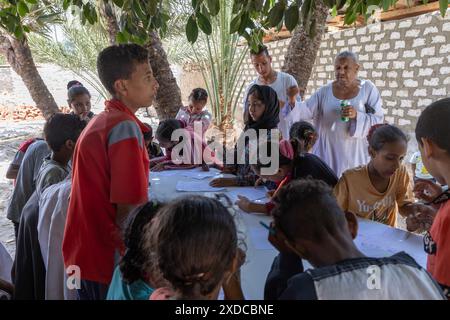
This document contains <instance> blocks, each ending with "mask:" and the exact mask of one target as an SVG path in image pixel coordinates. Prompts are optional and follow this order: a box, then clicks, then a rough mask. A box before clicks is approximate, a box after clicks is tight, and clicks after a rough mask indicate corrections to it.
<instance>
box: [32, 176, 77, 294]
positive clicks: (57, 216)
mask: <svg viewBox="0 0 450 320" xmlns="http://www.w3.org/2000/svg"><path fill="white" fill-rule="evenodd" d="M71 187H72V181H71V178H70V176H69V177H67V178H66V179H65V180H64V181H62V182H60V183H58V184H55V185H52V186H50V187H48V188H47V189H46V190H45V191H44V192H43V193H42V196H41V198H40V200H39V222H38V239H39V246H40V247H41V252H42V257H43V260H44V264H45V268H46V270H47V272H46V275H45V299H47V300H76V299H77V295H76V290H69V289H68V287H67V285H66V281H67V274H66V272H65V266H64V259H63V255H62V241H63V237H64V227H65V224H66V216H67V207H68V206H69V197H70V190H71Z"/></svg>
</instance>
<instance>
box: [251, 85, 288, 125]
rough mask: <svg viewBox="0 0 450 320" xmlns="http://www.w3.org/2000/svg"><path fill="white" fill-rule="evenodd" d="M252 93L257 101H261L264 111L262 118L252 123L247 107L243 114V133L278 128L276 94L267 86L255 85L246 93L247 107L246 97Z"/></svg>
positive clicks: (278, 108) (278, 111)
mask: <svg viewBox="0 0 450 320" xmlns="http://www.w3.org/2000/svg"><path fill="white" fill-rule="evenodd" d="M254 92H256V93H257V96H258V97H259V99H261V100H262V103H263V104H264V106H265V107H266V109H265V110H264V113H263V115H262V117H261V118H260V119H259V120H258V121H254V120H253V119H252V117H250V113H249V110H250V108H249V107H247V108H246V110H245V113H244V123H245V128H244V131H247V130H248V129H255V130H258V129H274V128H276V127H277V126H278V122H279V121H280V118H279V113H280V106H279V101H278V96H277V93H276V92H275V90H273V89H272V88H271V87H269V86H260V85H257V84H255V85H253V86H252V87H251V88H250V90H249V91H248V94H247V101H246V104H247V105H248V97H249V96H250V95H251V94H253V93H254Z"/></svg>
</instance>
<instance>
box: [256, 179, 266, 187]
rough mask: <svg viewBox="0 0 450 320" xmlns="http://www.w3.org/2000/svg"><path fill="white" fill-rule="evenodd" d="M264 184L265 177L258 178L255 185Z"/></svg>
mask: <svg viewBox="0 0 450 320" xmlns="http://www.w3.org/2000/svg"><path fill="white" fill-rule="evenodd" d="M263 185H264V179H263V178H258V180H256V182H255V187H259V186H263Z"/></svg>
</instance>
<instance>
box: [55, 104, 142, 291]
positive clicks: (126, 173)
mask: <svg viewBox="0 0 450 320" xmlns="http://www.w3.org/2000/svg"><path fill="white" fill-rule="evenodd" d="M105 105H106V108H105V111H103V112H102V113H100V114H99V115H98V116H96V117H95V118H94V119H92V120H91V121H90V122H89V124H88V126H87V127H86V128H85V129H84V131H83V132H82V134H81V136H80V138H79V139H78V142H77V145H76V147H75V153H74V156H73V172H72V191H71V194H70V201H69V207H68V210H67V221H66V228H65V233H64V240H63V256H64V264H65V266H66V267H68V266H70V265H77V266H79V267H80V271H81V279H83V280H90V281H96V282H100V283H104V284H109V283H110V281H111V278H112V274H113V268H114V255H115V252H116V250H119V251H123V249H124V244H123V240H122V237H121V235H120V234H119V228H118V226H117V224H116V206H115V204H130V205H138V204H142V203H145V202H146V201H147V200H148V181H149V180H148V175H149V159H148V154H147V150H146V147H145V143H144V138H143V134H142V132H147V131H148V129H147V127H146V126H144V125H143V124H142V123H141V122H140V121H139V120H138V119H137V118H136V116H135V115H134V114H133V113H132V112H131V111H130V110H129V109H128V108H127V107H126V106H125V105H124V104H123V103H122V102H120V101H118V100H111V101H107V102H106V103H105Z"/></svg>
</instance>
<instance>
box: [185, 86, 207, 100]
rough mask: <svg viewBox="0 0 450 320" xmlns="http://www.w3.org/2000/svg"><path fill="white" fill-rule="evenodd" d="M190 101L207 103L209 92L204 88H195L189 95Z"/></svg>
mask: <svg viewBox="0 0 450 320" xmlns="http://www.w3.org/2000/svg"><path fill="white" fill-rule="evenodd" d="M189 99H193V100H194V101H206V100H208V92H207V91H206V90H205V89H203V88H195V89H194V90H192V92H191V94H190V95H189Z"/></svg>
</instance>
